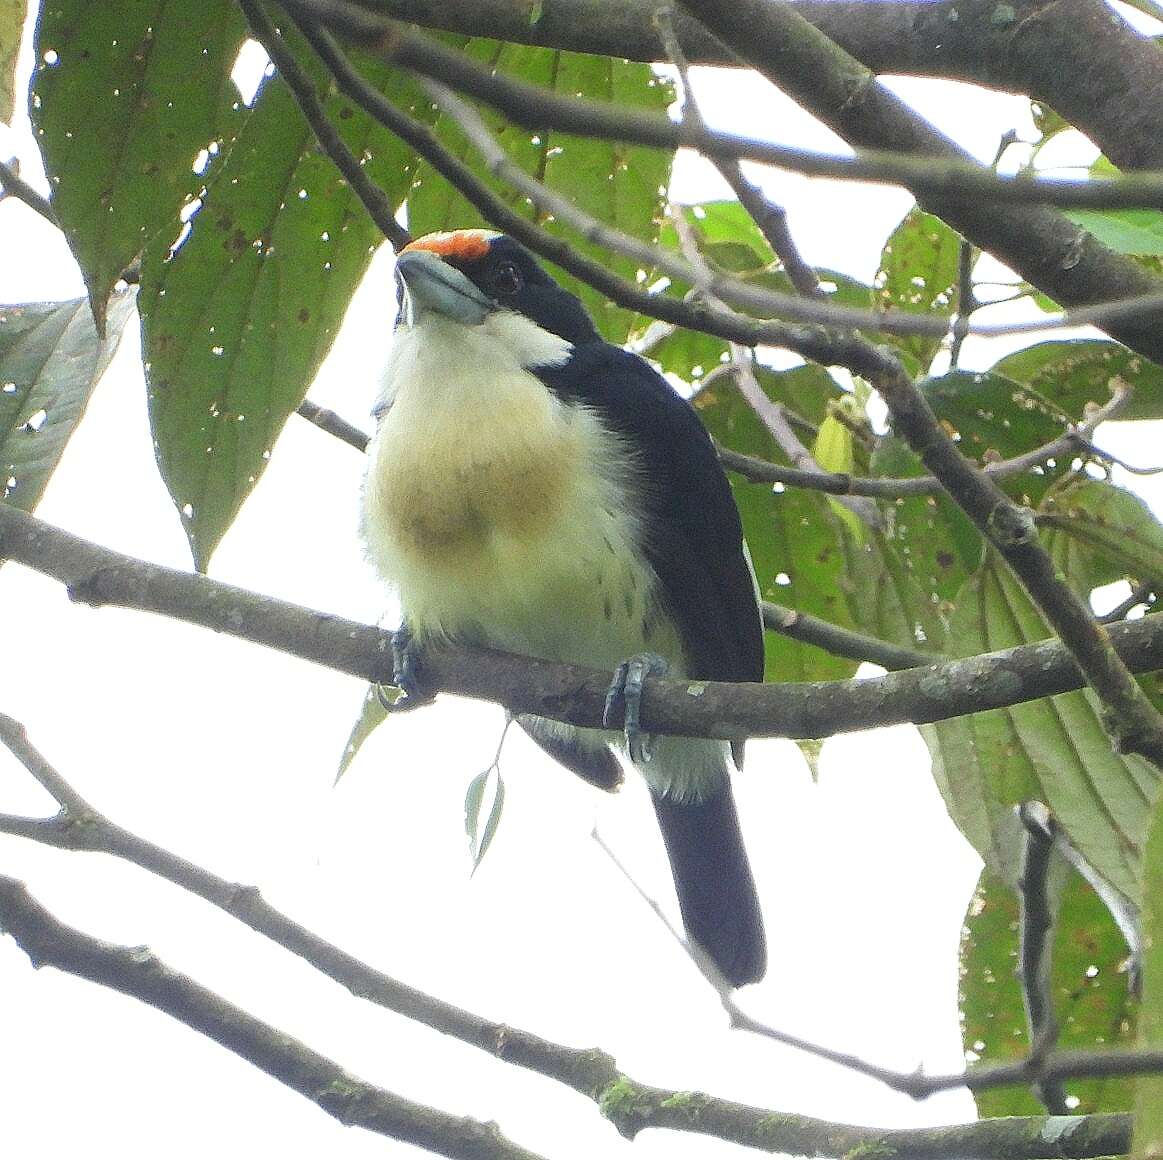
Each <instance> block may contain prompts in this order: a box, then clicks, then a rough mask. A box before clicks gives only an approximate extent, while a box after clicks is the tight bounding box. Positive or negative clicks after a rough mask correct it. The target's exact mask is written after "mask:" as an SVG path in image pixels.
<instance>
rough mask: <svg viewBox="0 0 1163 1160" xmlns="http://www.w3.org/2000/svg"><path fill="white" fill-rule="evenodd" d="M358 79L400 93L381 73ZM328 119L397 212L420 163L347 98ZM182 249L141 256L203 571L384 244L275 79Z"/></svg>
mask: <svg viewBox="0 0 1163 1160" xmlns="http://www.w3.org/2000/svg"><path fill="white" fill-rule="evenodd" d="M359 63H360V67H361V71H363V72H364V73H365V75H366V76H367V77H368V78H369V79H370V80H371V81H372V82H373V83H375V84H378V85H380V86H381V87H382V88H386V89H387V90H388V91H389V93H392V94H394V95H400V94H403V95H406V92H405V90H406V89H407V88H408V82H406V81H403V80H401V79H400V78H399V77H398V76H396V75H395V74H393V73H392V72H391V70H389V69H388V68H387V66H385V65H383V64H378V63H376V62H374V61H370V60H361V61H360V62H359ZM316 72H317V75H319V78H320V79H319V82H318V83H319V85H320V87H321V89H322V90H323V91H324V93H328V94H330V95H328V96H327V99H326V101H325V111H326V112H327V114H328V116H329V118H330V120H331V121H332V123H333V124H334V125H336V126H337V127H338V128H339V131H340V133H341V135H342V136H343V138H344V140H345V141H346V143H347V144H348V146H349V147H350V148H351V149H352V150H353V152H354V153H355V154H356V156H359V157H361V158H362V159H363V161H364V166H363V167H364V171H365V172H366V173H367V174H368V176H369V177H370V178H371V179H372V180H373V181H375V182H376V183H377V184H378V185H379V186H380V187H381V188H382V189H384V190H385V192H386V193H387V195H388V197H389V199H391V200H392V201H393V202H394V203H396V204H399V203H400V202H402V201H403V199H404V197H405V195H406V193H407V189H408V184H409V181H410V174H411V169H410V165H411V164H412V154H411V152H410V151H409V150H407V149H406V148H405V147H404V146H403V145H402V144H401V143H400V142H399V141H398V139H397V138H395V137H393V136H392V135H391V134H389V133H388V132H387V131H386V130H384V129H381V128H380V127H378V126H376V125H374V124H373V122H372V121H371V119H370V118H369V117H367V116H366V115H365V114H364V113H363V112H362V111H360V110H358V109H356V108H355V107H354V106H353V105H352V104H351V102H350V101H348V100H347V99H346V98H345V97H343V96H341V95H338V94H334V93H330V89H329V86H328V84H327V82H326V80H325V79H324V78H323V77H322V75H321V70H316ZM202 203H203V204H202V205H201V208H200V210H199V211H198V212H197V213H196V214H195V215H194V217H193V219H192V221H191V223H190V225H191V230H190V235H189V237H188V238H186V239H185V240H184V241H183V242H182V243H181V244H180V245H179V246H177V247H176V248H175V249H172V250H171V248H170V246H169V244H168V243H169V240H170V238H171V237H173V236H176V223H175V233H174V234H173V235H169V234H165V235H159V236H158V238H157V239H156V240H155V242H154V243H152V244H151V245H150V247H149V249H148V250H147V252H146V255H145V261H144V263H143V269H142V294H141V307H142V316H143V322H144V340H145V357H146V368H147V374H148V380H149V407H150V420H151V423H152V425H153V432H154V439H155V441H156V445H157V456H158V463H159V465H160V467H161V471H162V475H163V477H164V479H165V481H166V486H167V487H168V488H169V490H170V494H171V495H172V496H173V499H174V503H175V504H176V506H177V508H178V510H179V512H180V513H181V515H182V521H183V525H184V527H185V529H186V533H187V535H188V536H189V539H190V545H191V548H192V551H193V554H194V560H195V563H196V566H197V567H198V568H199V569H204V568H205V567H206V564H207V562H208V560H209V558H210V555H211V553H212V552H213V551H214V549H215V547H217V545H218V542H219V541H220V540H221V538H222V536H223V535H224V533H225V532H226V529H227V528H228V527H229V526H230V523H231V521H232V520H233V519H234V516H235V514H236V513H237V511H238V509H239V507H240V506H241V504H242V502H243V500H244V499H245V498H246V496H247V495H248V494H249V492H250V489H251V488H252V487H253V486H254V484H255V482H256V481H257V479H258V477H259V476H260V475H261V474H262V471H263V469H264V468H265V466H266V463H267V460H268V459H269V456H270V452H271V448H272V447H273V446H274V442H275V439H276V438H277V437H278V434H279V432H280V430H281V429H282V426H283V423H284V422H285V421H286V419H287V416H288V415H290V413H291V412H292V411H293V410H294V409H295V407H296V406H298V404H299V402H300V401H301V399H302V398H303V396H304V394H305V393H306V390H307V387H308V386H309V385H310V383H311V380H312V379H313V378H314V376H315V372H316V371H317V370H318V368H319V364H320V363H321V362H322V360H323V357H324V356H325V355H326V353H327V351H328V349H329V347H330V345H331V342H332V339H333V338H334V335H335V332H336V330H337V328H338V326H339V324H340V322H341V320H342V318H343V313H344V311H345V310H346V309H347V305H348V302H349V301H350V299H351V295H352V292H353V291H354V289H355V287H356V285H357V284H358V282H359V280H360V278H361V277H362V276H363V273H364V271H365V270H366V268H367V264H368V261H369V260H370V258H371V254H372V252H373V250H374V248H375V246H376V245H377V244H378V243H379V241H380V238H381V235H380V232H379V230H378V228H377V227H376V226H375V225H374V223H373V222H372V220H371V218H370V217H369V216H368V214H367V211H366V210H365V209H364V207H363V205H362V204H361V203H360V201H359V199H358V198H357V197H356V196H355V194H354V193H353V192H352V190H351V188H350V186H349V185H348V184H347V182H346V181H345V180H344V179H343V178H342V177H341V176H340V174H339V173H338V171H337V170H336V169H335V167H334V165H333V164H332V163H331V161H330V160H329V159H328V158H327V157H325V156H324V155H323V154H321V153H320V152H319V150H318V147H317V145H316V143H315V138H314V135H313V133H312V132H311V130H310V129H309V128H308V126H307V124H306V122H305V121H304V120H303V118H302V116H301V115H300V113H299V111H298V108H297V106H296V105H295V102H294V99H293V98H292V96H291V94H290V92H289V90H288V89H287V88H286V86H285V85H284V84H283V82H282V80H281V79H280V78H277V77H276V78H274V79H273V80H272V81H270V82H268V83H267V84H266V85H265V86H264V88H263V90H262V92H261V94H260V97H259V100H258V102H257V104H256V106H255V108H254V110H253V112H252V113H251V115H250V117H249V118H248V119H247V121H246V123H245V125H244V126H243V128H242V131H241V132H240V134H239V136H238V139H237V141H236V142H235V144H234V147H233V148H232V149H231V150H230V153H229V154H228V155H227V157H226V158H225V161H224V162H223V163H222V164H221V165H220V166H218V168H217V171H216V173H215V174H214V175H213V177H212V179H211V181H210V183H209V185H208V188H207V190H206V192H205V194H204V196H203V198H202Z"/></svg>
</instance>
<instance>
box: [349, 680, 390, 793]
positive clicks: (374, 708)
mask: <svg viewBox="0 0 1163 1160" xmlns="http://www.w3.org/2000/svg"><path fill="white" fill-rule="evenodd" d="M402 696H403V693H402V692H401V691H400V690H399V689H395V688H392V687H391V686H390V685H375V684H373V685H368V687H367V691H366V692H365V693H364V695H363V704H362V705H360V707H359V716H358V717H357V718H356V719H355V723H354V724H353V725H352V727H351V732H350V733H349V734H348V736H347V744H346V745H345V746H344V747H343V756H342V757H340V759H339V767H338V768H337V769H336V771H335V784H336V785H338V784H339V779H340V778H341V777H342V776H343V775H344V774H345V773H346V772H347V771H348V769H349V768H350V766H351V763H352V762H353V761H354V760H355V758H356V755H357V754H358V753H359V751H360V750H361V749H362V748H363V743H364V742H365V741H366V740H367V739H368V738H369V737H370V736H371V735H372V734H373V733H374V732H375V731H376V730H377V729H378V728H379V727H380V726H381V725H382V724H383V723H384V722H385V721H386V720H387V719H388V717H389V716H390V715H391V710H390V708H389V706H391V705H394V704H395V703H396V702H397V701H398V700H399V699H400V697H402Z"/></svg>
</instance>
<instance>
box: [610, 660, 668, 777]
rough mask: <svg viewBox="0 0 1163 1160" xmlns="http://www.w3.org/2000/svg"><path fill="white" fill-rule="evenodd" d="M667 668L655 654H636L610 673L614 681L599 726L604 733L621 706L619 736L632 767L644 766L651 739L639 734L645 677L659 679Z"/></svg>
mask: <svg viewBox="0 0 1163 1160" xmlns="http://www.w3.org/2000/svg"><path fill="white" fill-rule="evenodd" d="M669 668H670V666H669V665H668V664H667V662H666V661H665V660H664V659H663V658H662V657H660V656H658V655H656V654H655V653H639V654H638V655H637V656H633V657H630V659H629V660H625V661H623V662H622V663H621V664H620V665H619V666H618V667H617V668H616V669H615V670H614V679H613V680H612V681H611V682H610V689H609V691H608V692H607V693H606V707H605V710H604V711H603V713H602V724H603V725H605V727H606V728H607V729H609V728H612V727H613V725H612V723H613V722H614V721H615V720H616V719H617V716H618V705H619V703H620V704H621V705H622V709H623V716H622V732H623V734H624V736H625V738H626V751H627V753H629V755H630V760H631V761H633V762H634V763H635V764H645V763H646V762H648V761H649V760H650V759H651V757H652V753H651V736H650V734H649V733H643V732H642V726H641V719H642V687H643V685H644V684H645V681H646V678H647V677H651V676H653V677H663V676H665V675H666V673H667V671H668V670H669Z"/></svg>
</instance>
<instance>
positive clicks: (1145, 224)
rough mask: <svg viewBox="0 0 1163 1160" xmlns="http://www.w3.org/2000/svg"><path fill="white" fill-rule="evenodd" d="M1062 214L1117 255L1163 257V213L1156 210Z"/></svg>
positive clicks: (1110, 210)
mask: <svg viewBox="0 0 1163 1160" xmlns="http://www.w3.org/2000/svg"><path fill="white" fill-rule="evenodd" d="M1063 213H1064V215H1065V216H1066V217H1068V218H1069V219H1070V220H1071V221H1072V222H1074V223H1075V225H1079V226H1081V227H1082V228H1083V229H1084V230H1086V231H1087V233H1090V234H1093V235H1094V236H1095V237H1096V238H1098V240H1099V241H1100V242H1102V244H1103V245H1104V246H1106V247H1107V248H1108V249H1111V250H1114V251H1115V252H1116V253H1118V254H1134V255H1146V256H1151V257H1161V256H1163V213H1160V212H1159V211H1158V210H1156V209H1068V210H1064V211H1063Z"/></svg>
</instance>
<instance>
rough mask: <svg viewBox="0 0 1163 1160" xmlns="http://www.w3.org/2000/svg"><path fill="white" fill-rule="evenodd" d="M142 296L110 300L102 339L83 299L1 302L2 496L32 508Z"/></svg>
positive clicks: (24, 508) (131, 294)
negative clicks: (43, 301) (137, 299)
mask: <svg viewBox="0 0 1163 1160" xmlns="http://www.w3.org/2000/svg"><path fill="white" fill-rule="evenodd" d="M135 297H136V295H135V294H134V292H133V291H126V292H124V293H122V294H117V295H115V296H114V298H113V300H112V302H111V303H110V309H109V316H108V325H107V327H106V330H105V337H104V338H103V339H102V338H98V337H97V330H96V327H95V326H94V324H93V316H92V313H91V312H90V310H89V307H88V304H87V302H86V301H85V299H83V298H76V299H73V300H72V301H70V302H48V303H38V304H30V305H25V306H4V307H0V496H2V497H3V499H4V501H5V502H6V503H9V504H12V505H13V506H14V507H18V508H20V509H21V510H22V511H26V512H31V511H32V510H33V509H34V508H35V507H36V505H37V504H38V503H39V502H40V497H41V496H42V495H43V494H44V489H45V486H46V485H47V484H48V480H49V476H50V475H52V473H53V471H54V470H55V469H56V466H57V464H58V463H59V462H60V459H61V455H62V454H63V453H64V450H65V445H66V444H67V443H68V441H69V438H70V436H71V435H72V434H73V431H74V430H75V429H76V426H77V424H78V423H79V422H80V421H81V417H82V415H84V413H85V406H86V404H87V403H88V402H89V396H90V394H92V391H93V388H94V387H95V386H96V385H97V382H98V381H99V380H100V378H101V376H102V374H104V373H105V368H106V367H107V366H108V365H109V362H110V360H111V359H112V358H113V355H114V354H115V353H116V351H117V346H118V344H119V343H120V341H121V336H122V335H123V334H124V333H125V328H126V326H127V325H128V324H129V322H130V320H131V319H132V318H133V305H134V299H135Z"/></svg>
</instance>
